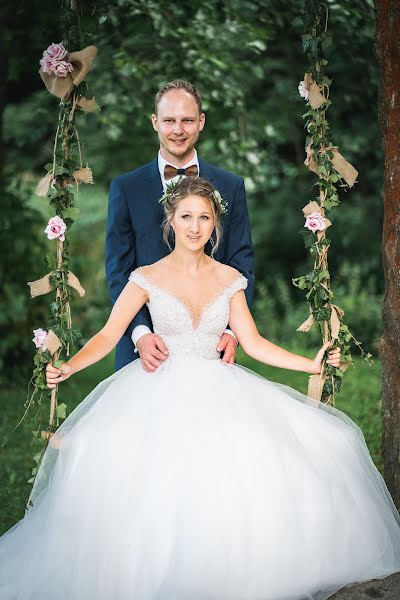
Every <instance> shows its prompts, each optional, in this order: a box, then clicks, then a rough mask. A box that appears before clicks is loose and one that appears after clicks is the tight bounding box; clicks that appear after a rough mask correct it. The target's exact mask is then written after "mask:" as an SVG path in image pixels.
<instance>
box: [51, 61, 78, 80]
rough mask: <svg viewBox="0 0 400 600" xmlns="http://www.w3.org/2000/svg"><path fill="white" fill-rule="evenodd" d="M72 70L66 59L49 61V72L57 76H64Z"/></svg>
mask: <svg viewBox="0 0 400 600" xmlns="http://www.w3.org/2000/svg"><path fill="white" fill-rule="evenodd" d="M72 70H73V66H72V65H71V63H70V62H67V61H66V60H59V61H55V60H52V61H51V65H50V72H52V73H54V75H57V77H66V76H67V75H68V73H71V71H72Z"/></svg>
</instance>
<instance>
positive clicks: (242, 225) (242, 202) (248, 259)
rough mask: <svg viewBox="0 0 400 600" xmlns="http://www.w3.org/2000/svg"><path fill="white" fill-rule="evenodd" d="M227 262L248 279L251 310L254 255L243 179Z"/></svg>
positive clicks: (236, 199)
mask: <svg viewBox="0 0 400 600" xmlns="http://www.w3.org/2000/svg"><path fill="white" fill-rule="evenodd" d="M225 262H226V264H228V265H230V266H231V267H234V268H235V269H237V270H238V271H240V272H241V273H242V274H243V275H244V276H245V277H246V279H247V282H248V283H247V288H246V290H245V294H246V300H247V304H248V306H249V308H250V307H251V304H252V301H253V295H254V253H253V244H252V241H251V231H250V221H249V213H248V210H247V203H246V192H245V188H244V181H243V179H242V178H240V181H239V183H238V185H237V188H236V192H235V195H234V200H233V204H232V210H231V214H230V223H229V231H228V239H227V246H226V260H225Z"/></svg>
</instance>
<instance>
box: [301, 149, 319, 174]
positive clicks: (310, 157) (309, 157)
mask: <svg viewBox="0 0 400 600" xmlns="http://www.w3.org/2000/svg"><path fill="white" fill-rule="evenodd" d="M304 164H305V165H306V167H308V168H309V169H310V171H312V172H313V173H316V174H317V175H318V165H317V161H316V160H315V156H314V152H313V150H312V149H311V144H309V145H308V146H307V148H306V158H305V160H304Z"/></svg>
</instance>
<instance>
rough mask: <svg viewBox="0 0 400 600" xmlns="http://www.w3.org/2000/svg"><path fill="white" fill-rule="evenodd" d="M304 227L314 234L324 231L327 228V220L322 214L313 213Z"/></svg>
mask: <svg viewBox="0 0 400 600" xmlns="http://www.w3.org/2000/svg"><path fill="white" fill-rule="evenodd" d="M304 227H307V229H309V230H310V231H313V232H314V233H315V232H316V231H323V230H324V229H325V227H326V225H325V219H324V217H323V216H322V215H321V214H320V213H318V212H313V213H311V214H310V215H308V216H307V218H306V222H305V224H304Z"/></svg>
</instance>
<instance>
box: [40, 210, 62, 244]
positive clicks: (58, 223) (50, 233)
mask: <svg viewBox="0 0 400 600" xmlns="http://www.w3.org/2000/svg"><path fill="white" fill-rule="evenodd" d="M66 229H67V226H66V224H65V223H64V221H63V220H62V218H61V217H57V216H56V217H51V219H49V222H48V224H47V227H46V229H45V230H44V232H45V233H47V237H48V238H49V240H55V239H57V238H58V239H59V240H60V241H61V242H63V241H64V240H65V236H64V233H65V231H66Z"/></svg>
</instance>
